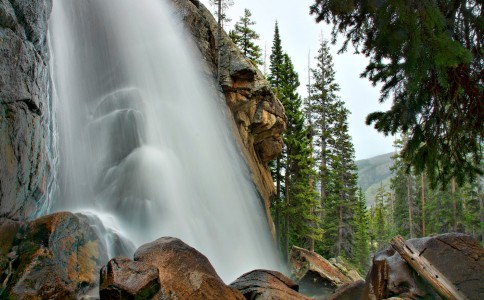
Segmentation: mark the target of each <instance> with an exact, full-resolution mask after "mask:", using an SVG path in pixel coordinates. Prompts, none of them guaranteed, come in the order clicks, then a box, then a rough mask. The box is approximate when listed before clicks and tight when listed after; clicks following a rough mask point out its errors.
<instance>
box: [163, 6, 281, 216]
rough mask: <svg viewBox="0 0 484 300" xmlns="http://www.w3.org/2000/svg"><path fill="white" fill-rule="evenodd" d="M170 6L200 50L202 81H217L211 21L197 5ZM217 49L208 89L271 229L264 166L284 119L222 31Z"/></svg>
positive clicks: (270, 190) (277, 144) (270, 191)
mask: <svg viewBox="0 0 484 300" xmlns="http://www.w3.org/2000/svg"><path fill="white" fill-rule="evenodd" d="M172 2H173V4H174V5H175V7H176V8H177V14H178V15H179V17H180V18H181V19H182V20H183V21H184V24H185V27H186V29H187V30H188V32H189V33H191V35H192V36H193V37H194V40H195V44H196V46H197V47H198V49H199V50H200V55H201V59H202V60H203V61H204V62H205V66H206V69H205V72H206V76H207V78H217V62H218V57H217V50H216V48H217V47H216V36H217V22H216V20H215V19H214V18H213V16H212V14H211V13H210V11H209V10H208V9H207V8H206V7H205V6H204V5H203V4H201V3H200V2H199V1H197V0H172ZM221 44H222V46H221V58H220V80H219V83H217V82H216V81H214V85H215V87H216V89H217V90H218V92H219V97H220V98H221V99H222V101H225V102H226V103H227V106H228V108H229V109H230V113H229V115H231V116H232V118H231V119H232V120H233V125H234V133H235V134H234V135H235V136H236V139H237V141H238V142H239V144H240V146H241V147H240V148H241V150H242V152H243V156H244V158H245V160H246V162H247V164H248V166H249V168H250V171H251V174H252V179H253V182H254V184H255V186H256V188H257V190H258V192H259V194H260V196H261V198H262V199H263V200H264V205H265V208H266V214H267V218H268V220H269V224H272V221H271V217H270V213H269V206H270V200H271V198H272V197H273V196H274V195H275V187H274V182H273V179H272V177H271V173H270V170H269V168H268V166H267V163H268V162H269V161H270V160H272V159H274V158H275V157H276V156H277V155H278V154H279V153H280V152H281V150H282V137H281V134H282V132H283V131H284V129H285V126H286V120H287V118H286V116H285V113H284V107H283V106H282V104H281V102H280V101H279V100H278V99H277V98H276V97H275V96H274V94H273V93H272V90H271V88H270V86H269V84H268V82H267V81H266V79H265V78H264V76H263V75H262V73H261V72H260V71H259V70H258V69H257V68H256V67H255V66H254V65H253V64H252V63H251V62H250V61H249V60H247V59H246V58H245V57H244V56H243V55H242V54H241V52H240V51H239V49H238V48H237V46H236V45H235V44H234V43H233V42H232V40H231V39H230V38H229V37H228V35H227V34H226V33H225V32H222V42H221ZM214 80H216V79H214Z"/></svg>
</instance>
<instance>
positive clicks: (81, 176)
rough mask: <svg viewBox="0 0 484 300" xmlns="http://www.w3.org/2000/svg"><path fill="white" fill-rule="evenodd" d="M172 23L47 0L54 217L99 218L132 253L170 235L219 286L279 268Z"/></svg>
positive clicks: (245, 174)
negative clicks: (202, 261)
mask: <svg viewBox="0 0 484 300" xmlns="http://www.w3.org/2000/svg"><path fill="white" fill-rule="evenodd" d="M175 16H176V13H175V12H174V10H173V8H171V7H170V6H169V5H168V4H167V3H165V1H163V0H136V1H134V0H116V1H104V0H55V1H54V6H53V12H52V15H51V20H50V43H51V51H52V63H53V67H52V69H53V72H54V83H55V90H56V96H57V98H58V108H59V110H58V119H59V121H60V123H59V124H60V125H59V130H60V137H59V140H60V152H61V168H60V171H59V178H60V184H59V185H60V195H59V200H58V202H57V203H56V204H55V205H56V209H57V210H66V209H67V210H72V211H82V210H89V211H90V212H91V213H94V214H97V215H98V217H99V218H101V219H103V218H104V219H106V217H104V216H108V217H107V219H110V220H111V221H110V224H117V225H115V226H114V225H112V226H114V227H113V229H112V230H116V231H118V232H119V234H121V235H124V236H125V237H127V238H128V239H129V240H131V241H133V243H134V244H135V245H137V246H139V245H141V244H142V243H146V242H150V241H153V240H155V239H157V238H159V237H162V236H174V237H178V238H180V239H182V240H183V241H185V242H186V243H188V244H189V245H191V246H193V247H195V248H196V249H198V250H199V251H200V252H202V253H204V254H205V255H206V256H207V257H208V258H209V260H210V261H211V262H212V264H213V265H214V267H215V269H216V270H217V272H218V273H219V275H220V276H221V277H222V278H223V279H224V280H225V281H226V282H229V281H231V280H233V279H235V278H236V277H237V276H239V275H241V274H242V273H244V272H246V271H249V270H252V269H255V268H267V269H278V268H279V260H278V257H277V256H278V255H277V251H276V249H275V247H274V245H273V242H272V239H271V237H270V233H269V230H268V226H267V223H266V220H265V216H264V212H263V207H262V205H261V203H260V200H259V199H258V196H257V193H256V191H255V189H254V186H253V184H252V183H251V181H250V174H249V171H248V169H247V166H246V165H245V163H244V161H243V159H242V158H241V156H240V151H239V150H238V148H237V145H236V143H235V141H234V139H233V136H232V133H231V130H230V126H229V125H228V123H227V120H226V119H225V117H224V112H225V108H224V106H223V105H224V104H223V103H220V102H219V101H218V100H217V99H218V98H217V96H216V94H215V91H212V90H210V89H209V88H208V87H210V86H211V84H209V83H208V82H206V81H204V80H203V77H204V76H203V75H202V72H201V67H200V66H199V65H198V64H199V63H198V62H197V59H196V57H197V56H199V54H197V53H195V51H194V50H193V49H194V47H193V45H192V42H190V41H189V38H188V35H186V34H185V33H184V32H183V30H182V27H183V25H182V23H181V20H177V19H176V18H175ZM107 226H108V225H107Z"/></svg>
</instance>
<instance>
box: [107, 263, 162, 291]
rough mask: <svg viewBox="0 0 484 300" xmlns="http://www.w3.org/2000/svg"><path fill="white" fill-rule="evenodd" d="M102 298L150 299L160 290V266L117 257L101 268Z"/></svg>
mask: <svg viewBox="0 0 484 300" xmlns="http://www.w3.org/2000/svg"><path fill="white" fill-rule="evenodd" d="M99 285H100V287H99V295H100V297H101V299H110V300H114V299H119V300H122V299H150V298H152V297H153V296H154V295H155V294H156V293H158V291H159V290H160V279H159V276H158V268H156V267H155V266H153V265H150V264H146V263H142V262H138V261H132V260H130V259H129V258H126V257H115V258H113V259H111V260H110V261H109V262H108V264H107V265H106V266H104V267H103V268H102V269H101V280H100V283H99Z"/></svg>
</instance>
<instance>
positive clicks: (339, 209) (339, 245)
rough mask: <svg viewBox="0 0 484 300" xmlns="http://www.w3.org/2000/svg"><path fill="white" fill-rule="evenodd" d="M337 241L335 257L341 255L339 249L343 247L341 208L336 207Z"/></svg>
mask: <svg viewBox="0 0 484 300" xmlns="http://www.w3.org/2000/svg"><path fill="white" fill-rule="evenodd" d="M338 211H339V214H338V241H337V244H336V256H340V255H341V248H342V245H343V207H341V205H340V206H338Z"/></svg>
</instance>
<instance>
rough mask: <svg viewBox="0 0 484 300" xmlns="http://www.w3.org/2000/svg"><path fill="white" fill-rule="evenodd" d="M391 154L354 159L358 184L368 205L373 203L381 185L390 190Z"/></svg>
mask: <svg viewBox="0 0 484 300" xmlns="http://www.w3.org/2000/svg"><path fill="white" fill-rule="evenodd" d="M392 155H394V153H393V152H392V153H387V154H382V155H378V156H375V157H370V158H367V159H362V160H357V161H356V166H357V167H358V185H359V186H360V187H361V189H362V190H363V193H364V194H365V198H366V203H367V205H368V206H371V205H373V204H374V203H375V196H376V193H377V190H378V188H379V187H380V186H381V185H383V186H384V187H385V190H387V191H389V190H390V178H391V176H392V174H391V170H390V168H391V166H392Z"/></svg>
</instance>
